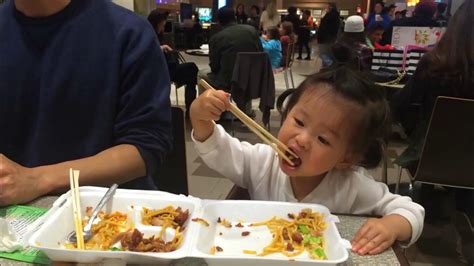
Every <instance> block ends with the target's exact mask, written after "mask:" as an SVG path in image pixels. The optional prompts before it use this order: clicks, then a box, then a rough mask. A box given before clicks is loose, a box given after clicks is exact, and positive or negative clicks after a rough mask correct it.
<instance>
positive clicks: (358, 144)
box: [283, 66, 390, 168]
mask: <svg viewBox="0 0 474 266" xmlns="http://www.w3.org/2000/svg"><path fill="white" fill-rule="evenodd" d="M321 85H322V86H323V87H329V88H330V92H332V93H333V94H334V95H337V96H340V97H343V98H344V99H346V100H348V101H350V102H352V103H355V104H357V105H358V106H359V107H360V108H361V109H360V114H359V115H360V117H361V118H360V120H357V119H355V120H354V119H351V121H352V122H351V123H354V125H353V127H352V129H351V133H352V134H351V136H352V138H351V140H350V142H349V143H351V151H352V153H353V154H354V155H356V158H358V160H357V161H356V163H355V164H356V165H359V166H363V167H366V168H374V167H376V166H377V165H378V164H379V163H380V161H381V160H382V156H383V147H384V144H383V143H384V140H385V139H386V138H387V136H388V133H389V125H390V110H389V107H388V104H387V101H386V100H385V98H384V95H383V94H382V92H381V91H380V90H378V89H377V88H375V87H374V86H373V84H371V83H370V82H369V81H368V79H367V78H365V77H363V76H361V75H360V74H358V73H356V72H354V71H352V70H351V69H350V68H348V67H346V66H339V67H337V68H334V69H329V70H326V71H322V72H320V73H318V74H315V75H313V76H310V77H308V78H307V79H306V80H305V81H304V82H303V83H301V85H300V86H298V88H297V89H296V90H295V92H294V93H293V95H292V96H291V98H290V99H289V101H288V104H287V105H286V107H285V110H284V112H283V118H286V116H287V115H288V113H289V112H290V111H291V109H292V108H293V107H294V106H295V105H296V104H297V103H298V102H299V101H300V100H301V98H302V97H303V95H305V94H307V93H311V92H312V91H315V90H318V89H320V88H321ZM354 121H358V122H354Z"/></svg>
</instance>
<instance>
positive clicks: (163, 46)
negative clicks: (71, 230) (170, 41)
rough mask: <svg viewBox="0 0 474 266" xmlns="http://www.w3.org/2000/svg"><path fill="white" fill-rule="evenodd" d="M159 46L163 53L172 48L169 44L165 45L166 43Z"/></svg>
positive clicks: (170, 50)
mask: <svg viewBox="0 0 474 266" xmlns="http://www.w3.org/2000/svg"><path fill="white" fill-rule="evenodd" d="M160 47H161V50H162V51H163V53H168V52H172V51H173V48H171V47H170V46H169V45H166V44H163V45H161V46H160Z"/></svg>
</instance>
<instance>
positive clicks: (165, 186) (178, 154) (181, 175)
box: [155, 107, 188, 195]
mask: <svg viewBox="0 0 474 266" xmlns="http://www.w3.org/2000/svg"><path fill="white" fill-rule="evenodd" d="M171 116H172V127H173V149H172V151H171V152H170V153H169V154H168V155H167V156H166V157H165V159H164V161H163V163H162V164H161V165H160V167H159V169H158V173H159V177H158V179H157V180H155V185H156V186H157V187H158V189H159V190H162V191H167V192H171V193H175V194H184V195H188V172H187V167H186V166H187V163H186V139H185V134H186V133H185V132H186V129H185V124H184V112H183V110H182V109H181V108H179V107H171Z"/></svg>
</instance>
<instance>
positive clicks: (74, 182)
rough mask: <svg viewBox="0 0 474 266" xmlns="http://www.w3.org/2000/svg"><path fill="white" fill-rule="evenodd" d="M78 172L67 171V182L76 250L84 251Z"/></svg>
mask: <svg viewBox="0 0 474 266" xmlns="http://www.w3.org/2000/svg"><path fill="white" fill-rule="evenodd" d="M79 173H80V171H79V170H72V168H70V169H69V182H70V184H71V199H72V210H73V215H74V227H75V230H76V239H77V248H78V249H84V232H83V227H82V218H81V200H80V197H79Z"/></svg>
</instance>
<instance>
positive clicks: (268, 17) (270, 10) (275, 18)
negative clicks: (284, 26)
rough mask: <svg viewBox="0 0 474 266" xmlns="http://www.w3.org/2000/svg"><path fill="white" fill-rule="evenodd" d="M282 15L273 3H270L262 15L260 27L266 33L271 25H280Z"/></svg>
mask: <svg viewBox="0 0 474 266" xmlns="http://www.w3.org/2000/svg"><path fill="white" fill-rule="evenodd" d="M278 24H280V16H279V15H278V12H277V10H276V8H275V5H274V4H273V3H269V4H268V5H267V8H266V9H265V10H264V11H263V12H262V16H261V17H260V28H261V29H262V30H263V32H264V33H265V32H266V31H267V30H268V28H270V27H278Z"/></svg>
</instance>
